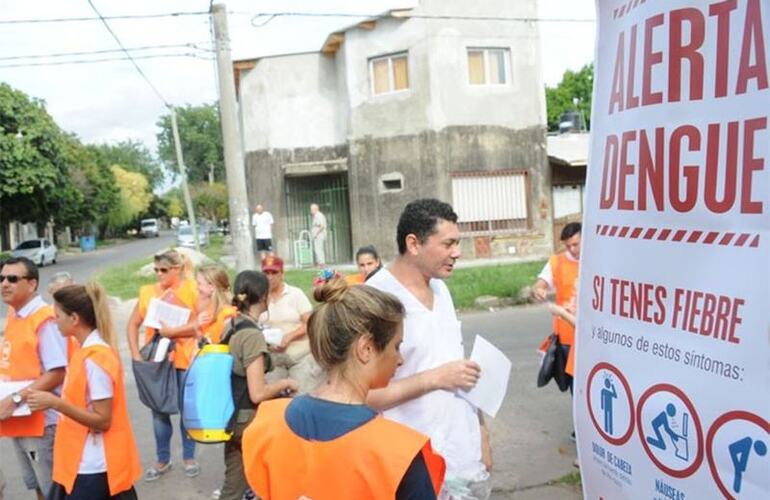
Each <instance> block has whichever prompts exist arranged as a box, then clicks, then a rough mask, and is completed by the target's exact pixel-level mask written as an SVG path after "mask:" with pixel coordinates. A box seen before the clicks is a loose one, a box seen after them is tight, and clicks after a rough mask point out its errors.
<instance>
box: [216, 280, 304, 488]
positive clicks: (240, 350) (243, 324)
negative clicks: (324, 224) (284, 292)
mask: <svg viewBox="0 0 770 500" xmlns="http://www.w3.org/2000/svg"><path fill="white" fill-rule="evenodd" d="M267 294H268V281H267V277H265V275H264V274H262V273H259V272H257V271H242V272H241V273H239V274H238V276H236V278H235V284H234V285H233V304H234V305H235V306H236V307H237V308H238V315H237V316H236V318H235V319H234V320H233V322H232V324H231V325H230V327H228V328H227V329H226V331H225V332H226V333H225V334H224V337H223V339H222V341H223V342H224V343H227V344H228V345H229V346H230V354H231V355H232V357H233V373H232V383H231V387H232V389H233V403H234V404H235V411H236V412H237V414H236V415H235V418H236V420H235V427H234V429H233V436H232V437H231V438H230V440H229V441H228V442H226V443H225V483H224V485H223V486H222V490H221V493H220V495H219V499H220V500H241V498H242V497H243V494H244V491H246V488H247V487H248V485H247V484H246V478H245V477H244V474H243V456H242V453H241V437H242V435H243V431H244V429H245V428H246V426H247V425H248V424H249V423H250V422H251V420H252V419H253V418H254V415H255V414H256V409H257V405H259V404H260V403H261V402H263V401H265V400H267V399H272V398H276V397H278V396H280V395H289V394H293V393H295V392H296V391H297V388H298V384H297V382H295V381H294V380H291V379H287V378H283V379H279V380H276V381H274V382H272V383H266V382H265V373H266V372H267V371H268V370H270V368H271V365H272V363H271V362H270V359H271V357H270V351H269V350H268V348H267V342H266V341H265V337H264V335H262V328H261V327H260V326H259V324H258V323H257V318H259V315H260V314H262V313H263V312H265V311H266V310H267Z"/></svg>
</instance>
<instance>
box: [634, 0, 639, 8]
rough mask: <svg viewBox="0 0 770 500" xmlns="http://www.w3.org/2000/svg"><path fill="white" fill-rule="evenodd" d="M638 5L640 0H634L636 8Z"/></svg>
mask: <svg viewBox="0 0 770 500" xmlns="http://www.w3.org/2000/svg"><path fill="white" fill-rule="evenodd" d="M637 5H639V0H634V8H636V7H637Z"/></svg>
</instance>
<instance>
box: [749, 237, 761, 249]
mask: <svg viewBox="0 0 770 500" xmlns="http://www.w3.org/2000/svg"><path fill="white" fill-rule="evenodd" d="M749 246H750V247H751V248H757V247H758V246H759V235H756V236H754V239H753V240H752V242H751V245H749Z"/></svg>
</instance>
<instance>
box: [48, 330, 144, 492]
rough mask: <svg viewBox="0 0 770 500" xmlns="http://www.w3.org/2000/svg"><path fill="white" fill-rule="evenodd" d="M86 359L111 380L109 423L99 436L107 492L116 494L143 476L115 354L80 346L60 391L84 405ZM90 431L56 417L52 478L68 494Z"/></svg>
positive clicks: (98, 348) (121, 374) (64, 397)
mask: <svg viewBox="0 0 770 500" xmlns="http://www.w3.org/2000/svg"><path fill="white" fill-rule="evenodd" d="M86 359H90V360H92V361H93V362H94V363H96V364H97V365H99V367H100V368H101V369H103V370H104V371H105V372H107V374H108V375H109V377H110V378H111V379H112V384H113V395H112V422H111V423H110V428H109V429H107V430H106V431H105V432H104V433H103V434H102V436H103V439H104V441H103V442H104V458H105V460H106V462H107V483H108V484H109V486H110V495H117V494H118V493H120V492H122V491H126V490H128V489H130V488H131V487H132V486H133V485H134V482H136V480H137V479H138V478H139V476H141V475H142V466H141V464H140V462H139V453H138V452H137V449H136V441H135V440H134V433H133V431H132V430H131V421H130V420H129V417H128V407H127V405H126V390H125V386H124V385H123V368H122V366H121V363H120V358H119V357H118V354H117V353H116V352H115V351H114V350H113V349H112V348H110V347H107V346H105V345H92V346H89V347H84V348H81V349H79V350H78V351H77V352H76V353H75V354H74V355H73V356H72V362H71V364H70V365H69V370H68V372H67V378H66V379H65V381H64V389H63V390H62V399H64V400H66V401H68V402H70V403H72V404H73V405H75V406H77V407H78V408H86V393H87V391H88V378H87V373H86ZM89 431H90V430H89V428H88V427H86V426H85V425H83V424H80V423H78V422H76V421H75V420H73V419H71V418H69V417H67V416H65V415H64V414H62V415H61V416H60V417H59V424H58V426H57V427H56V438H55V440H54V447H53V480H54V481H55V482H57V483H59V484H61V485H62V486H64V489H65V490H67V493H68V494H69V493H72V487H73V485H74V484H75V478H76V477H77V475H78V471H79V469H80V461H81V459H82V457H83V447H84V446H85V443H86V439H88V433H89Z"/></svg>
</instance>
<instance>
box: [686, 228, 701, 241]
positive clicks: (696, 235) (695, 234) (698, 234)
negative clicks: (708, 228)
mask: <svg viewBox="0 0 770 500" xmlns="http://www.w3.org/2000/svg"><path fill="white" fill-rule="evenodd" d="M702 234H703V231H693V232H692V234H690V237H689V238H687V243H697V242H698V239H699V238H700V237H701V235H702Z"/></svg>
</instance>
